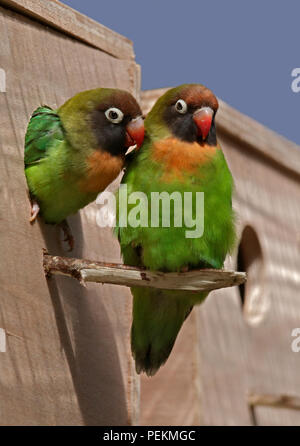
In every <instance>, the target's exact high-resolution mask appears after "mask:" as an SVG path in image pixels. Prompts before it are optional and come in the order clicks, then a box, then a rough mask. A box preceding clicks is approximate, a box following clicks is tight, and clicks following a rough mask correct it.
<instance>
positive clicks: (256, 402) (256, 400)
mask: <svg viewBox="0 0 300 446" xmlns="http://www.w3.org/2000/svg"><path fill="white" fill-rule="evenodd" d="M248 404H249V406H254V407H255V406H266V407H279V408H282V409H294V410H300V397H299V396H292V395H263V394H262V395H261V394H257V393H251V394H250V395H248Z"/></svg>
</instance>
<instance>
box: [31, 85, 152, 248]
mask: <svg viewBox="0 0 300 446" xmlns="http://www.w3.org/2000/svg"><path fill="white" fill-rule="evenodd" d="M143 139H144V122H143V119H142V113H141V109H140V107H139V105H138V103H137V102H136V100H135V99H134V97H133V96H132V95H131V94H130V93H128V92H127V91H123V90H117V89H111V88H98V89H94V90H88V91H83V92H81V93H78V94H77V95H76V96H74V97H72V98H71V99H69V100H68V101H67V102H66V103H65V104H63V105H62V106H61V107H59V108H58V109H57V110H52V109H51V108H50V107H48V106H42V107H39V108H37V109H36V110H35V111H34V113H33V114H32V116H31V119H30V121H29V124H28V128H27V133H26V137H25V156H24V162H25V174H26V178H27V183H28V187H29V192H30V196H31V199H32V207H31V217H30V221H34V220H35V219H36V217H37V215H38V213H40V214H41V215H42V217H43V219H44V221H45V222H46V223H61V224H62V227H63V229H64V231H65V235H66V236H67V241H68V242H69V244H70V248H72V247H73V238H72V236H71V234H70V232H69V229H68V225H67V223H66V220H65V219H66V217H67V216H68V215H70V214H74V213H75V212H77V211H78V210H79V209H81V208H82V207H84V206H86V205H87V204H88V203H90V202H91V201H93V200H95V198H96V197H97V195H98V194H99V192H101V191H103V190H104V189H105V188H106V187H107V186H108V184H109V183H111V182H112V181H113V180H114V179H115V178H116V177H117V176H118V174H119V173H120V171H121V170H122V168H123V166H124V163H125V154H126V151H127V150H128V147H130V146H133V145H135V146H136V148H139V147H140V146H141V144H142V142H143Z"/></svg>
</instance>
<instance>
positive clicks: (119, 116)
mask: <svg viewBox="0 0 300 446" xmlns="http://www.w3.org/2000/svg"><path fill="white" fill-rule="evenodd" d="M105 116H106V119H108V121H110V122H112V123H113V124H119V123H120V122H121V121H122V120H123V118H124V113H123V112H122V111H121V110H119V109H118V108H116V107H111V108H109V109H107V110H106V112H105Z"/></svg>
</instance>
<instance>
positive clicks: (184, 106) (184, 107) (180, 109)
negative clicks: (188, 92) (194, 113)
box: [175, 99, 188, 115]
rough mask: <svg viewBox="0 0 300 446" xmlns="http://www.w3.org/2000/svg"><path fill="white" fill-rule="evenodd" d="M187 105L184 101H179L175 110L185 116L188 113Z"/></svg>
mask: <svg viewBox="0 0 300 446" xmlns="http://www.w3.org/2000/svg"><path fill="white" fill-rule="evenodd" d="M187 108H188V107H187V104H186V102H185V101H184V100H183V99H178V101H177V102H176V104H175V109H176V110H177V111H178V113H181V114H182V115H184V114H185V113H186V112H187Z"/></svg>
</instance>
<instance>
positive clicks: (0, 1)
mask: <svg viewBox="0 0 300 446" xmlns="http://www.w3.org/2000/svg"><path fill="white" fill-rule="evenodd" d="M0 5H3V6H5V7H8V8H11V9H13V10H15V11H17V12H20V13H22V14H24V15H26V16H29V17H33V18H34V19H37V20H38V21H39V22H40V23H43V24H45V25H49V26H52V27H53V28H55V29H58V30H59V31H61V32H64V33H66V34H68V35H70V36H72V37H74V38H76V39H78V40H81V41H83V42H86V43H88V44H89V45H92V46H94V47H95V48H98V49H100V50H102V51H105V52H106V53H108V54H110V55H112V56H114V57H117V58H119V59H127V60H132V61H133V60H134V51H133V45H132V42H131V41H130V40H129V39H127V38H126V37H123V36H122V35H120V34H118V33H116V32H115V31H112V30H111V29H109V28H106V27H105V26H103V25H101V24H100V23H98V22H95V21H94V20H92V19H90V18H89V17H86V16H85V15H83V14H80V13H79V12H78V11H75V10H74V9H72V8H70V7H68V6H67V5H65V4H63V3H61V2H59V1H57V0H38V1H37V0H0Z"/></svg>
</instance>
